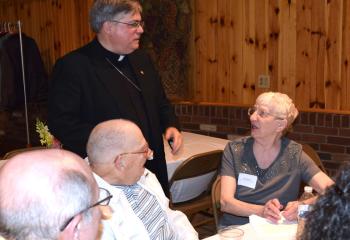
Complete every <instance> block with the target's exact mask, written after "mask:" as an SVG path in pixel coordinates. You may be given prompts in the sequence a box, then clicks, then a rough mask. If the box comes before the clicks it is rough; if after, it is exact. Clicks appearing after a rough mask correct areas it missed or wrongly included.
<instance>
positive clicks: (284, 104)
mask: <svg viewBox="0 0 350 240" xmlns="http://www.w3.org/2000/svg"><path fill="white" fill-rule="evenodd" d="M256 104H258V105H264V106H266V107H268V108H269V111H270V113H272V114H273V115H274V116H276V117H279V118H283V119H286V120H287V127H286V128H287V129H288V128H289V127H290V126H291V125H292V123H293V122H294V120H295V119H296V117H297V116H298V114H299V112H298V109H296V107H295V105H294V103H293V100H292V99H290V97H288V95H287V94H284V93H279V92H264V93H262V94H260V95H259V96H258V98H257V99H256Z"/></svg>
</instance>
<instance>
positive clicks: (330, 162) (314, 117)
mask: <svg viewBox="0 0 350 240" xmlns="http://www.w3.org/2000/svg"><path fill="white" fill-rule="evenodd" d="M247 109H248V108H247V107H240V106H219V105H202V104H192V103H176V104H175V112H176V114H177V116H178V117H179V120H180V123H181V127H182V130H184V131H189V132H194V133H199V134H204V135H209V136H213V137H219V138H225V139H230V138H234V137H237V135H239V136H241V135H249V132H250V122H249V118H248V115H247ZM203 127H204V129H203ZM208 127H210V128H211V129H209V130H205V129H208ZM287 136H288V137H289V138H291V139H293V140H295V141H297V142H300V143H307V144H309V145H311V146H312V147H313V148H314V149H315V150H316V151H317V153H318V155H319V156H320V158H321V160H322V162H323V164H324V165H325V167H326V169H327V171H328V173H329V175H331V176H334V174H335V173H336V171H337V169H338V168H339V166H340V165H341V164H342V163H343V162H345V161H350V115H347V114H338V113H324V112H300V114H299V116H298V118H297V119H296V120H295V122H294V124H293V131H292V132H290V133H288V135H287Z"/></svg>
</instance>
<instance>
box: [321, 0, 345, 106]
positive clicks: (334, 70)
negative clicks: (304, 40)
mask: <svg viewBox="0 0 350 240" xmlns="http://www.w3.org/2000/svg"><path fill="white" fill-rule="evenodd" d="M326 7H327V11H326V12H327V13H328V14H327V15H328V16H327V27H326V31H327V32H326V34H327V41H326V59H325V60H326V68H325V69H327V72H326V75H325V77H326V78H325V102H326V106H325V107H326V108H329V109H340V98H341V85H342V84H341V78H340V76H341V46H342V20H343V14H342V13H343V12H342V9H343V0H332V1H327V6H326Z"/></svg>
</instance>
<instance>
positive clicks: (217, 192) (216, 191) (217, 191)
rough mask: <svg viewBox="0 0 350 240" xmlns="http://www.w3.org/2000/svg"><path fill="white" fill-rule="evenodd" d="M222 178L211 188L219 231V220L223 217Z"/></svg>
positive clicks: (218, 178)
mask: <svg viewBox="0 0 350 240" xmlns="http://www.w3.org/2000/svg"><path fill="white" fill-rule="evenodd" d="M220 197H221V177H220V176H218V177H217V178H216V180H215V181H214V183H213V185H212V187H211V202H212V208H213V215H214V220H215V226H216V229H217V230H219V218H220V216H221V210H220V208H221V203H220Z"/></svg>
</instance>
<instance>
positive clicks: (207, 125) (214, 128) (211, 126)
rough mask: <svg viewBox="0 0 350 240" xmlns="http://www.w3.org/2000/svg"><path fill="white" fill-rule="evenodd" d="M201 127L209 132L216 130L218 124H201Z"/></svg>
mask: <svg viewBox="0 0 350 240" xmlns="http://www.w3.org/2000/svg"><path fill="white" fill-rule="evenodd" d="M199 129H200V130H203V131H208V132H216V125H212V124H199Z"/></svg>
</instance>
